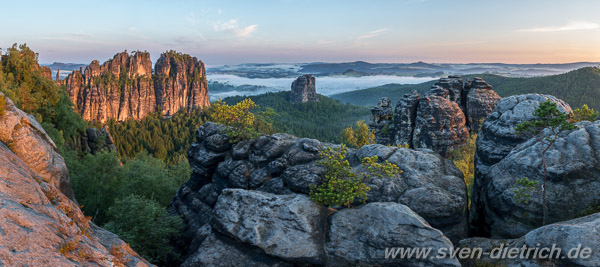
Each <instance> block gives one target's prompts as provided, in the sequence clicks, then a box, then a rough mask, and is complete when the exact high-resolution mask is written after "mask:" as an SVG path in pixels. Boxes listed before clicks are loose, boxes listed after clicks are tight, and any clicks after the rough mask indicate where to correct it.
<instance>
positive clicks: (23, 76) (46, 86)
mask: <svg viewBox="0 0 600 267" xmlns="http://www.w3.org/2000/svg"><path fill="white" fill-rule="evenodd" d="M37 58H38V55H37V54H36V53H35V52H33V51H32V50H31V49H29V47H27V45H25V44H23V45H19V46H17V45H16V44H14V45H13V46H12V47H10V48H8V49H7V52H6V54H4V55H2V57H1V60H0V91H1V92H2V93H4V94H5V95H6V97H8V98H10V99H11V100H12V101H13V102H14V103H15V105H16V106H17V107H18V108H20V109H22V110H23V111H25V112H27V113H29V114H32V115H33V116H34V117H35V118H36V120H37V121H38V122H40V123H41V124H42V126H43V127H44V129H45V130H46V131H47V132H49V133H51V138H52V139H53V141H55V143H56V144H57V145H59V147H60V146H62V145H64V144H67V143H68V145H71V146H72V145H73V143H75V142H74V141H75V139H76V137H77V136H78V133H80V132H83V131H84V129H85V126H86V123H85V122H84V121H83V119H82V118H81V116H80V115H78V114H77V113H75V112H73V104H72V103H71V101H70V99H69V97H68V95H67V93H66V92H65V90H63V89H61V88H60V87H58V86H57V85H56V84H55V83H54V82H53V81H52V80H50V79H47V78H45V77H43V76H42V72H41V70H40V67H39V65H38V62H37ZM0 102H2V104H5V102H4V101H0Z"/></svg>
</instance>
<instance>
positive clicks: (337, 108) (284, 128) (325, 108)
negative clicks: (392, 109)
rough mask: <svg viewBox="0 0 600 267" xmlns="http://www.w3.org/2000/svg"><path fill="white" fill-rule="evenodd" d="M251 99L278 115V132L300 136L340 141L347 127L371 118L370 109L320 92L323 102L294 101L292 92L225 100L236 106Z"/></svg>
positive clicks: (276, 124) (275, 123) (236, 97)
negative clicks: (291, 97)
mask: <svg viewBox="0 0 600 267" xmlns="http://www.w3.org/2000/svg"><path fill="white" fill-rule="evenodd" d="M244 98H251V99H252V101H254V102H255V103H256V104H258V105H259V106H260V107H261V109H263V110H264V109H266V108H272V109H273V110H275V112H276V113H277V114H278V116H276V117H274V118H273V119H274V121H273V126H274V127H275V130H276V131H277V132H285V133H289V134H293V135H295V136H298V137H307V138H314V139H319V140H321V141H326V142H335V143H339V142H340V141H341V132H342V130H343V129H344V128H346V127H348V126H350V125H353V124H354V123H355V122H356V121H359V120H365V121H368V120H369V117H370V109H369V108H366V107H358V106H354V105H350V104H345V103H341V102H339V101H337V100H334V99H331V98H329V97H326V96H323V95H319V102H314V103H311V102H309V103H298V104H293V105H292V104H291V103H290V101H289V99H290V92H289V91H286V92H277V93H266V94H262V95H256V96H250V97H241V96H235V97H228V98H225V99H224V101H225V103H227V104H229V105H232V104H235V103H238V102H240V101H242V99H244Z"/></svg>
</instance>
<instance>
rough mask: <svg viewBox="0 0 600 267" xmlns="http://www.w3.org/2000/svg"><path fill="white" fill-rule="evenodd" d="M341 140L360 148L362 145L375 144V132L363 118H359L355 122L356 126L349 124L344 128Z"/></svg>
mask: <svg viewBox="0 0 600 267" xmlns="http://www.w3.org/2000/svg"><path fill="white" fill-rule="evenodd" d="M342 140H343V142H344V144H347V145H349V146H351V147H356V148H360V147H362V146H364V145H370V144H375V132H374V131H372V130H369V126H367V124H366V123H365V121H364V120H361V121H357V122H356V128H353V127H352V126H350V127H348V128H346V129H344V131H343V132H342Z"/></svg>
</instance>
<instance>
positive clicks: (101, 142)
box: [81, 126, 117, 155]
mask: <svg viewBox="0 0 600 267" xmlns="http://www.w3.org/2000/svg"><path fill="white" fill-rule="evenodd" d="M81 150H82V151H84V152H86V153H89V154H92V155H96V154H97V153H98V152H100V151H108V152H115V151H117V146H116V145H115V141H114V140H113V138H112V136H111V135H110V132H109V131H108V126H104V127H103V128H102V129H96V128H88V129H87V130H86V131H85V134H83V135H82V136H81Z"/></svg>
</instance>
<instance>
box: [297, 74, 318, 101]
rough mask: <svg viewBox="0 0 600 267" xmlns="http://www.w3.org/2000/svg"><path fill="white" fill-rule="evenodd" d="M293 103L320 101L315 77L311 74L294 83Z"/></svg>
mask: <svg viewBox="0 0 600 267" xmlns="http://www.w3.org/2000/svg"><path fill="white" fill-rule="evenodd" d="M290 102H292V104H296V103H305V102H319V96H318V95H317V90H316V89H315V77H313V76H312V75H311V74H305V75H302V76H300V77H298V79H296V80H295V81H294V82H293V83H292V94H291V96H290Z"/></svg>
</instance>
